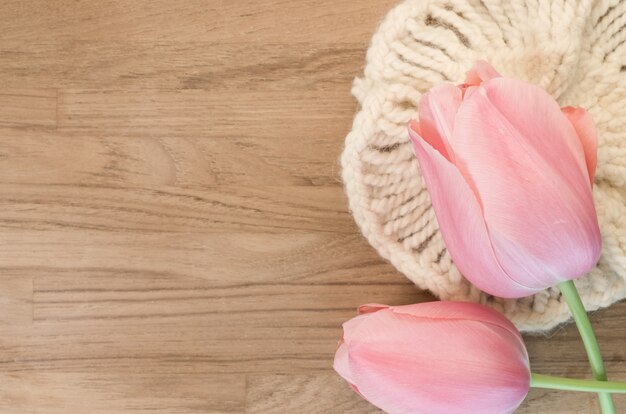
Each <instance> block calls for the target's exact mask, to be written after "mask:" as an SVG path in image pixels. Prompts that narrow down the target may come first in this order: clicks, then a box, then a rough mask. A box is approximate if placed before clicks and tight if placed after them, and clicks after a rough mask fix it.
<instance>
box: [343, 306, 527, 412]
mask: <svg viewBox="0 0 626 414" xmlns="http://www.w3.org/2000/svg"><path fill="white" fill-rule="evenodd" d="M359 312H360V313H361V315H359V316H357V317H355V318H353V319H351V320H350V321H348V322H346V323H344V324H343V336H342V338H341V340H340V342H339V349H338V350H337V353H336V355H335V363H334V368H335V370H336V371H337V372H338V373H339V375H341V376H342V377H343V378H344V379H345V380H346V381H348V383H350V385H351V386H352V387H353V389H354V390H355V391H357V392H358V393H359V394H360V395H361V396H362V397H364V398H365V399H366V400H368V401H369V402H371V403H372V404H374V405H376V406H377V407H379V408H381V409H382V410H384V411H386V412H387V413H389V414H417V413H428V414H468V413H480V414H508V413H512V412H513V411H515V410H516V409H517V407H519V405H520V404H521V403H522V401H523V400H524V398H525V397H526V395H527V394H528V391H529V388H530V368H529V361H528V354H527V352H526V348H525V346H524V343H523V341H522V337H521V335H520V334H519V332H518V331H517V329H516V328H515V326H514V325H513V324H512V323H511V322H510V321H509V320H508V319H506V318H505V317H504V316H502V315H501V314H500V313H498V312H496V311H495V310H493V309H490V308H487V307H485V306H483V305H479V304H475V303H464V302H430V303H420V304H416V305H408V306H395V307H391V306H386V305H365V306H362V307H361V308H359Z"/></svg>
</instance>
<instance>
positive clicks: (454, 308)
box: [391, 301, 524, 345]
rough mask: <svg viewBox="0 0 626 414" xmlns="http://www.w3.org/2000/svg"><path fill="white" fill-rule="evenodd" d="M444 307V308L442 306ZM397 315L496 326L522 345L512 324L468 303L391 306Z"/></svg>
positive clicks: (500, 316) (489, 310)
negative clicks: (478, 322)
mask: <svg viewBox="0 0 626 414" xmlns="http://www.w3.org/2000/svg"><path fill="white" fill-rule="evenodd" d="M444 305H445V306H444ZM391 310H392V311H393V312H394V313H397V314H405V315H411V316H414V317H416V318H426V319H438V320H473V321H480V322H483V323H489V324H493V325H496V326H498V327H500V328H502V329H506V330H508V331H509V332H511V334H512V335H513V336H516V337H517V338H518V339H519V341H520V343H521V344H522V345H523V343H524V342H523V339H522V336H521V335H520V333H519V331H518V330H517V328H516V327H515V325H513V323H512V322H511V321H510V320H509V319H507V318H506V317H505V316H504V315H503V314H501V313H500V312H496V311H494V310H493V309H490V308H487V307H485V306H476V304H475V303H470V302H447V301H441V302H423V303H417V304H413V305H405V306H393V307H391Z"/></svg>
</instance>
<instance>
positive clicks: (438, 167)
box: [409, 130, 535, 298]
mask: <svg viewBox="0 0 626 414" xmlns="http://www.w3.org/2000/svg"><path fill="white" fill-rule="evenodd" d="M409 134H410V136H411V139H412V140H413V144H414V149H415V154H416V155H417V158H418V160H419V163H420V168H421V170H422V174H423V176H424V180H425V181H426V186H427V187H428V192H429V193H430V198H431V201H432V205H433V209H434V211H435V215H436V216H437V222H438V223H439V228H440V230H441V234H442V236H443V239H444V241H445V242H446V246H447V247H448V250H449V252H450V254H451V256H452V259H453V260H454V263H455V264H456V266H457V268H458V269H459V270H460V271H461V273H462V274H463V275H464V276H465V277H466V278H467V279H469V280H470V281H471V282H472V283H473V284H474V285H476V286H477V287H478V288H480V289H482V290H484V291H485V292H489V293H491V294H493V295H496V296H501V297H507V298H511V297H521V296H528V295H530V294H532V293H534V292H535V290H533V289H530V288H528V287H526V286H524V285H522V284H520V283H518V282H516V281H515V280H513V279H511V278H510V277H509V276H508V275H507V274H506V272H504V270H503V269H502V268H501V266H500V265H499V264H498V262H497V259H496V257H495V255H494V252H493V249H492V247H491V242H490V240H489V237H488V233H487V228H486V226H485V223H484V221H483V216H482V211H481V208H480V206H479V204H478V201H477V200H476V197H475V196H474V193H473V192H472V190H470V188H469V186H468V185H467V183H466V181H465V179H464V178H463V176H462V175H461V173H460V172H459V171H458V170H457V168H456V166H455V165H454V164H451V163H450V162H449V161H448V160H447V159H445V158H444V157H443V155H442V154H441V153H439V152H438V151H437V150H436V149H434V148H433V147H431V146H430V145H428V143H427V142H425V140H424V139H422V138H421V137H420V136H419V135H417V134H416V133H415V132H414V131H412V130H409Z"/></svg>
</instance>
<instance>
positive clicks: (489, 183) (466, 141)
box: [452, 78, 601, 289]
mask: <svg viewBox="0 0 626 414" xmlns="http://www.w3.org/2000/svg"><path fill="white" fill-rule="evenodd" d="M454 131H455V132H454V139H453V141H452V143H453V148H454V151H455V156H456V165H457V166H458V168H459V170H461V171H462V172H463V175H464V176H465V178H466V180H467V181H468V182H469V183H470V187H471V188H472V189H474V190H475V192H476V195H477V197H479V200H480V203H481V205H482V209H483V214H484V220H485V223H486V224H487V228H488V232H489V236H490V239H491V243H492V245H493V248H494V250H495V254H496V257H497V260H498V262H499V263H500V264H501V265H502V267H503V268H504V270H505V271H506V273H507V274H508V275H510V276H511V277H512V278H514V279H515V280H517V281H518V282H520V283H521V284H524V285H526V286H530V287H532V288H535V289H541V288H547V287H550V286H553V285H555V284H556V283H558V282H560V281H562V280H567V279H573V278H575V277H578V276H581V275H582V274H584V273H586V272H587V271H589V270H590V269H591V268H592V267H593V266H594V265H595V263H596V262H597V260H598V258H599V254H600V245H601V241H600V232H599V228H598V222H597V216H596V213H595V207H594V204H593V198H592V194H591V188H590V186H589V178H588V172H587V167H586V164H585V159H584V153H583V148H582V146H581V144H580V142H579V139H578V136H577V134H576V131H575V130H574V128H573V127H572V125H571V124H570V123H569V122H568V121H567V119H566V117H565V116H563V114H562V113H561V110H560V108H559V106H558V104H557V103H556V101H555V100H554V99H553V98H552V97H551V96H550V95H548V94H547V92H545V91H544V90H543V89H541V88H539V87H537V86H534V85H531V84H528V83H526V82H523V81H519V80H515V79H507V78H496V79H492V80H490V81H487V82H485V83H483V84H482V85H481V86H480V87H479V88H478V90H476V91H475V92H474V93H473V94H472V96H471V97H469V98H468V99H466V100H464V101H463V104H462V105H461V107H460V108H459V112H458V114H457V117H456V122H455V126H454Z"/></svg>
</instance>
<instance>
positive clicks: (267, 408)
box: [246, 373, 382, 414]
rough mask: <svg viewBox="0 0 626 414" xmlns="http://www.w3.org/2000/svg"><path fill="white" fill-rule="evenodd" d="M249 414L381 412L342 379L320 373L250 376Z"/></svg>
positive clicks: (367, 413)
mask: <svg viewBox="0 0 626 414" xmlns="http://www.w3.org/2000/svg"><path fill="white" fill-rule="evenodd" d="M246 413H250V414H282V413H300V414H314V413H346V414H374V413H382V411H381V410H379V409H377V408H376V407H374V406H372V405H371V404H369V403H367V402H366V401H365V400H363V399H361V398H359V397H358V396H357V395H356V393H355V392H354V391H353V390H352V389H351V388H350V387H349V386H348V384H346V383H345V382H344V381H343V380H342V379H341V378H340V377H339V375H337V374H334V373H320V374H317V375H266V376H262V375H252V376H249V377H248V387H247V390H246Z"/></svg>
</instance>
